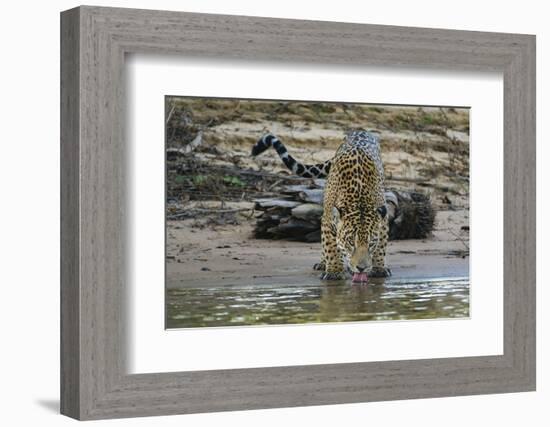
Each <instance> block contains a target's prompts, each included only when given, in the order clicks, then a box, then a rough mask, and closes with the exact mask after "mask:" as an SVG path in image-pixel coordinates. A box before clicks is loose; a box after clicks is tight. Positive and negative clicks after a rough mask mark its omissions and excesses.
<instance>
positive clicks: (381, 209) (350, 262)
mask: <svg viewBox="0 0 550 427" xmlns="http://www.w3.org/2000/svg"><path fill="white" fill-rule="evenodd" d="M386 214H387V209H386V206H385V205H382V206H378V207H367V208H360V209H357V208H355V209H354V208H345V207H333V208H332V221H333V224H334V225H335V228H336V244H337V246H338V250H339V251H340V253H341V254H342V256H343V259H344V263H345V265H346V267H347V268H348V269H349V270H350V271H351V273H352V274H353V279H352V280H353V281H354V282H366V281H367V271H368V269H369V268H370V267H371V259H372V254H373V252H374V250H375V249H376V246H377V245H378V239H377V236H378V233H377V231H378V230H379V227H380V226H381V222H382V221H383V220H384V218H385V217H386Z"/></svg>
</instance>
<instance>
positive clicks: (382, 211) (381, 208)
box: [376, 205, 388, 218]
mask: <svg viewBox="0 0 550 427" xmlns="http://www.w3.org/2000/svg"><path fill="white" fill-rule="evenodd" d="M376 210H377V211H378V213H379V214H380V216H381V217H382V218H386V215H387V214H388V208H386V205H382V206H379V207H378V208H376Z"/></svg>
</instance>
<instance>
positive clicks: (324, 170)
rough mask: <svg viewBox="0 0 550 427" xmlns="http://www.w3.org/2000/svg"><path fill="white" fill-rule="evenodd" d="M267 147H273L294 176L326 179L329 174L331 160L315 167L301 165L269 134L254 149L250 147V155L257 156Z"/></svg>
mask: <svg viewBox="0 0 550 427" xmlns="http://www.w3.org/2000/svg"><path fill="white" fill-rule="evenodd" d="M269 147H273V148H274V149H275V151H277V154H278V155H279V157H280V158H281V160H282V161H283V163H284V164H285V165H286V167H287V168H289V169H290V170H291V171H292V173H294V174H295V175H298V176H301V177H304V178H326V177H327V176H328V173H329V172H330V164H331V160H327V161H325V162H323V163H317V164H316V165H304V164H303V163H301V162H299V161H298V160H296V159H295V158H294V157H292V156H291V155H290V154H289V153H288V150H287V149H286V147H285V146H284V145H283V143H282V142H281V141H280V140H279V138H277V137H276V136H275V135H272V134H270V133H268V134H265V135H264V136H262V137H261V138H260V139H259V140H258V142H256V144H254V147H252V155H253V156H257V155H259V154H261V153H263V152H264V151H265V150H267V149H268V148H269Z"/></svg>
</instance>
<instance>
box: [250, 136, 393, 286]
mask: <svg viewBox="0 0 550 427" xmlns="http://www.w3.org/2000/svg"><path fill="white" fill-rule="evenodd" d="M269 146H273V147H274V148H275V150H276V151H277V153H278V154H279V156H280V157H281V159H282V160H283V162H284V163H285V165H286V166H287V167H288V168H289V169H290V170H292V171H293V172H294V173H296V174H298V175H300V176H307V177H312V176H313V177H319V178H322V177H325V176H327V175H328V178H327V183H326V187H325V195H324V205H323V216H322V219H321V243H322V257H321V262H320V263H318V264H316V265H315V266H314V268H315V269H317V270H322V271H323V273H322V274H321V279H323V280H342V279H345V277H346V270H348V271H351V272H352V273H360V272H363V271H365V270H367V271H368V275H369V276H370V277H386V276H389V275H390V274H391V272H390V270H389V269H388V268H387V267H386V247H387V242H388V217H387V215H386V213H387V208H386V202H385V199H384V190H383V187H384V167H383V165H382V160H381V157H380V143H379V139H378V136H377V135H375V134H373V133H371V132H367V131H364V130H353V131H350V132H348V133H347V134H346V137H345V140H344V142H343V143H342V145H340V147H339V148H338V150H337V151H336V154H335V155H334V157H333V158H332V159H331V160H327V161H326V162H324V163H321V164H320V165H324V167H323V169H322V170H321V168H320V167H319V166H320V165H303V164H302V163H300V162H298V161H296V160H295V159H294V158H293V157H292V156H290V155H289V154H288V152H287V150H286V148H285V147H284V145H283V144H282V143H281V142H280V141H279V139H278V138H276V137H275V136H273V135H271V134H268V135H265V136H264V137H263V138H261V139H260V140H259V141H258V142H257V143H256V145H255V146H254V148H253V150H252V154H253V155H258V154H260V153H262V152H263V151H265V150H266V149H267V148H269ZM313 168H315V170H317V173H315V170H314V169H313ZM327 168H328V170H327ZM329 172H330V173H329ZM304 174H306V175H304Z"/></svg>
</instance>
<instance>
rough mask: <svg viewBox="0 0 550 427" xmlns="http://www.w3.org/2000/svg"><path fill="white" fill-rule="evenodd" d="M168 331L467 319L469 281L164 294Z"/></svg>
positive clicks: (195, 290) (235, 288)
mask: <svg viewBox="0 0 550 427" xmlns="http://www.w3.org/2000/svg"><path fill="white" fill-rule="evenodd" d="M166 301H167V325H166V326H167V328H194V327H204V326H236V325H281V324H296V323H319V322H322V323H326V322H349V321H355V322H356V321H366V320H405V319H440V318H457V317H468V316H469V281H468V279H446V280H430V281H417V282H389V283H388V282H386V283H385V284H376V283H369V284H367V285H349V284H312V285H307V286H304V285H300V286H292V285H285V286H276V285H269V286H267V285H266V286H259V285H255V286H243V287H240V286H221V287H215V288H179V289H168V290H167V294H166Z"/></svg>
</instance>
